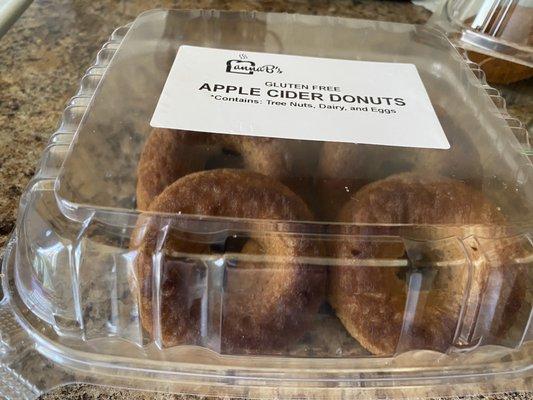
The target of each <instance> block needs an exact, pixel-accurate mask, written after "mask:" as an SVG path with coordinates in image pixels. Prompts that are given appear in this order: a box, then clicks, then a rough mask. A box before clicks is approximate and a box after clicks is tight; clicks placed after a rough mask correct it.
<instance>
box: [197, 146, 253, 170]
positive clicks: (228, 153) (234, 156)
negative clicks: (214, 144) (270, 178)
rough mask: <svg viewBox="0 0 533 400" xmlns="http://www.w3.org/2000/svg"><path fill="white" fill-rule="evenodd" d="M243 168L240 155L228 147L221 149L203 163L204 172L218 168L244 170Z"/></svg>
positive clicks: (242, 160)
mask: <svg viewBox="0 0 533 400" xmlns="http://www.w3.org/2000/svg"><path fill="white" fill-rule="evenodd" d="M244 166H245V165H244V159H243V157H242V154H241V153H239V152H238V151H235V150H234V149H231V148H228V147H223V148H222V149H221V150H220V151H217V152H216V153H215V154H213V155H212V156H211V157H209V158H208V159H207V161H206V163H205V169H206V170H212V169H218V168H233V169H244Z"/></svg>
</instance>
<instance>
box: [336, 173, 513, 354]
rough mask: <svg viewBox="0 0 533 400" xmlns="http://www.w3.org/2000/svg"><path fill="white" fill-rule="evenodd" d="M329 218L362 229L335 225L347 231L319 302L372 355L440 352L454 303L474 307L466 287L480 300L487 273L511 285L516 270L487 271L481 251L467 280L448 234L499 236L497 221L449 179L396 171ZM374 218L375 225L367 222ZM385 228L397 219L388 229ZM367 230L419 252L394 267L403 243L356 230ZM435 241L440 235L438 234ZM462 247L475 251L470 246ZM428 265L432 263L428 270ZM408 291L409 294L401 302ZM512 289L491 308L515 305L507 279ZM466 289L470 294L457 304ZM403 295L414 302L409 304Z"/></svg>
mask: <svg viewBox="0 0 533 400" xmlns="http://www.w3.org/2000/svg"><path fill="white" fill-rule="evenodd" d="M338 220H339V221H342V222H349V223H358V224H370V225H368V226H366V227H365V226H364V225H363V226H360V227H359V228H356V229H355V230H354V229H353V226H351V227H349V226H346V227H345V228H343V229H344V230H345V233H347V234H350V235H351V236H349V237H348V238H347V239H346V240H343V241H338V242H337V243H336V244H335V245H334V246H332V247H333V248H332V251H333V253H334V256H335V257H337V258H338V259H340V260H341V261H340V264H339V265H338V266H336V267H332V268H331V269H330V271H329V279H328V296H329V301H330V303H331V305H332V307H333V308H334V309H335V312H336V314H337V316H338V317H339V319H340V320H341V321H342V323H343V324H344V326H345V327H346V329H347V330H348V331H349V332H350V334H351V335H352V336H353V337H354V338H356V339H357V340H358V341H359V342H360V343H361V344H362V345H363V346H364V347H366V348H367V349H368V350H369V351H371V352H373V353H375V354H379V355H392V354H394V353H397V352H401V351H407V350H413V349H431V350H436V351H446V350H448V349H449V348H450V347H451V346H452V344H453V343H454V337H455V333H456V328H457V325H458V321H459V319H460V313H461V309H462V308H461V306H462V305H463V304H466V305H469V306H473V304H476V301H477V299H478V297H477V296H476V293H477V294H478V295H479V294H480V293H482V294H484V297H485V299H488V298H490V297H491V296H493V293H487V292H486V291H487V290H490V287H489V286H490V285H488V286H487V278H488V276H489V270H490V271H491V272H490V273H491V274H493V273H494V271H495V270H496V271H497V273H498V274H500V275H501V276H504V277H505V280H506V281H507V282H513V283H512V284H514V283H515V282H517V280H518V279H519V278H518V277H519V274H521V273H523V271H519V270H518V269H513V268H507V267H505V266H501V265H498V266H496V268H494V265H492V266H491V267H490V268H489V266H488V263H487V262H486V261H482V260H483V258H482V257H481V258H480V259H479V260H476V269H475V270H474V271H473V272H472V274H473V276H472V278H471V280H469V276H470V275H469V274H470V270H469V268H468V263H467V262H465V261H464V260H465V253H464V248H463V247H462V244H461V243H460V242H459V241H457V240H454V239H453V238H454V237H455V238H465V237H468V236H470V235H477V236H479V237H495V236H502V235H504V234H505V230H504V228H503V227H502V225H503V224H504V218H503V217H502V215H501V214H500V212H499V211H498V209H497V208H496V207H494V206H493V205H492V204H491V203H490V202H489V201H488V200H487V199H486V198H485V197H484V196H483V195H482V194H481V193H480V192H478V191H476V190H474V189H472V188H470V187H468V186H467V185H465V184H463V183H461V182H458V181H455V180H452V179H449V178H444V177H439V176H434V175H433V176H430V175H422V174H416V173H404V174H398V175H393V176H391V177H389V178H387V179H383V180H381V181H378V182H375V183H372V184H369V185H367V186H365V187H363V188H362V189H361V190H360V191H359V192H357V194H356V195H355V196H353V197H352V198H351V200H350V201H349V202H348V203H347V204H346V205H345V206H344V207H343V208H342V209H341V211H340V213H339V216H338ZM372 224H374V225H372ZM375 224H385V226H382V227H381V228H375ZM387 224H406V225H404V226H403V227H399V228H398V227H396V229H395V228H394V227H390V228H387V227H386V225H387ZM428 224H437V225H441V224H442V226H441V227H440V228H436V227H435V226H434V225H433V226H429V225H428ZM373 229H375V230H376V231H377V230H379V231H380V234H384V235H395V236H396V235H398V236H401V237H402V238H404V239H408V240H413V241H415V242H412V243H415V244H416V246H418V247H417V249H418V248H421V249H424V250H420V251H419V252H417V253H416V255H414V254H410V255H409V260H410V262H411V266H410V267H395V266H394V262H393V261H394V260H398V259H405V257H406V255H405V251H406V247H405V245H404V242H402V241H393V240H387V239H386V238H385V239H384V238H383V237H382V238H380V239H376V238H375V237H374V239H376V240H375V241H372V240H371V236H370V235H369V236H366V237H365V236H357V235H365V234H375V233H376V232H372V230H373ZM445 238H448V239H449V240H440V239H445ZM450 238H452V239H450ZM377 240H380V241H377ZM439 240H440V241H439ZM420 241H421V242H420ZM502 247H503V246H502ZM471 250H472V251H473V252H475V251H478V249H477V248H476V246H473V249H471ZM497 253H498V252H497ZM501 256H502V257H500V258H499V259H503V258H504V257H503V253H502V254H501ZM496 258H497V259H498V256H497V257H496ZM342 259H344V262H343V261H342ZM358 260H374V261H375V260H378V261H377V262H378V265H382V267H379V266H378V267H376V266H364V264H360V265H357V263H358ZM387 260H389V261H387ZM391 260H392V261H391ZM493 261H494V259H493ZM350 262H352V263H350ZM359 262H360V261H359ZM432 262H434V263H435V264H436V265H437V266H431V265H432V264H431V263H432ZM496 262H498V260H496ZM354 263H355V265H354ZM416 273H418V274H419V275H418V277H419V278H421V279H422V282H423V284H422V287H421V288H419V289H418V290H415V287H414V286H412V287H411V288H409V286H410V277H411V276H415V275H416ZM413 274H415V275H413ZM415 280H416V279H415ZM469 285H470V286H469ZM487 288H488V289H487ZM409 290H411V295H414V296H411V297H410V298H409V299H408V295H409ZM513 290H515V293H513V295H512V296H511V295H509V293H507V295H506V297H505V298H502V299H498V296H496V298H495V299H493V300H492V301H493V302H494V304H496V303H498V302H500V303H499V304H498V305H497V306H495V309H496V308H497V309H498V310H500V311H499V314H500V315H501V314H502V313H501V310H503V309H505V308H507V309H508V310H511V309H512V310H515V311H516V310H517V307H519V304H520V302H521V298H522V297H521V296H523V295H524V287H523V286H522V287H520V285H517V286H516V287H515V288H514V289H513ZM484 291H485V292H484ZM467 292H468V293H470V297H468V300H465V298H464V296H465V293H467ZM413 299H416V300H415V302H414V304H409V302H408V300H410V301H412V300H413ZM471 303H472V304H471ZM504 325H505V324H504ZM402 331H403V332H402ZM493 333H494V332H493ZM486 336H490V335H486Z"/></svg>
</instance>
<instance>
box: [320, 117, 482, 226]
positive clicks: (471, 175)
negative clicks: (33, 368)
mask: <svg viewBox="0 0 533 400" xmlns="http://www.w3.org/2000/svg"><path fill="white" fill-rule="evenodd" d="M436 111H437V115H438V117H439V120H440V123H441V125H442V128H443V130H444V132H445V133H446V136H447V138H448V141H449V142H450V146H451V147H450V149H447V150H443V149H425V148H412V147H397V146H378V145H369V144H352V143H339V142H326V143H324V145H323V147H322V151H321V154H320V159H319V166H318V181H319V187H320V192H321V194H320V197H321V199H322V210H321V213H322V214H323V215H322V216H323V217H324V218H334V217H335V215H336V213H337V210H338V209H339V207H342V205H343V204H344V203H345V202H346V201H347V200H348V199H349V198H350V197H351V196H352V195H353V193H354V192H355V191H357V190H358V189H359V188H361V187H362V186H364V185H366V184H368V183H371V182H375V181H378V180H380V179H383V178H386V177H387V176H389V175H393V174H397V173H401V172H412V171H420V172H431V173H434V174H438V175H443V176H447V177H449V178H454V179H457V180H461V181H464V182H466V183H468V184H470V185H474V186H477V185H479V182H480V180H481V177H482V173H481V162H480V160H479V155H478V152H477V150H476V148H475V146H474V144H473V143H472V141H471V140H470V139H469V137H468V136H467V134H466V133H465V132H464V131H463V130H462V129H461V128H460V127H458V126H457V125H456V124H455V122H454V121H453V120H452V119H451V118H450V117H449V116H448V115H447V114H446V113H445V112H444V111H443V110H442V109H441V108H436ZM398 134H401V132H398Z"/></svg>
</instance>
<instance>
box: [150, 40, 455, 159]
mask: <svg viewBox="0 0 533 400" xmlns="http://www.w3.org/2000/svg"><path fill="white" fill-rule="evenodd" d="M150 125H151V126H153V127H159V128H171V129H183V130H191V131H199V132H215V133H228V134H237V135H250V136H266V137H274V138H286V139H303V140H320V141H335V142H350V143H366V144H379V145H388V146H404V147H423V148H435V149H448V148H450V145H449V143H448V140H447V139H446V135H445V134H444V132H443V130H442V127H441V125H440V123H439V120H438V118H437V116H436V114H435V110H434V109H433V106H432V105H431V102H430V100H429V97H428V94H427V92H426V90H425V88H424V85H423V83H422V80H421V79H420V76H419V74H418V71H417V69H416V67H415V66H414V65H413V64H400V63H382V62H367V61H352V60H335V59H327V58H314V57H302V56H290V55H282V54H269V53H256V52H249V51H235V50H221V49H211V48H205V47H193V46H181V47H180V49H179V51H178V54H177V56H176V59H175V60H174V64H173V65H172V68H171V70H170V73H169V75H168V78H167V81H166V83H165V86H164V88H163V92H162V93H161V97H160V98H159V102H158V103H157V107H156V109H155V112H154V115H153V116H152V120H151V122H150Z"/></svg>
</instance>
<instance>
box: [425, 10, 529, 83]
mask: <svg viewBox="0 0 533 400" xmlns="http://www.w3.org/2000/svg"><path fill="white" fill-rule="evenodd" d="M429 23H430V24H432V25H436V26H438V27H440V28H441V29H444V31H445V32H446V34H447V35H448V36H449V37H450V38H451V39H452V41H454V42H456V43H457V44H459V45H460V46H462V47H464V48H466V49H468V50H469V52H470V55H469V57H470V58H471V59H472V60H473V61H475V62H477V63H479V64H480V65H481V66H482V67H483V70H484V71H485V72H486V74H487V78H488V80H489V82H492V83H498V84H501V83H503V84H507V83H512V82H516V81H519V80H522V79H527V78H530V77H532V76H533V31H532V28H531V27H532V26H533V2H532V1H530V0H446V1H443V2H442V4H441V6H440V8H439V9H438V10H437V11H436V12H435V14H433V16H432V17H431V19H430V22H429Z"/></svg>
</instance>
